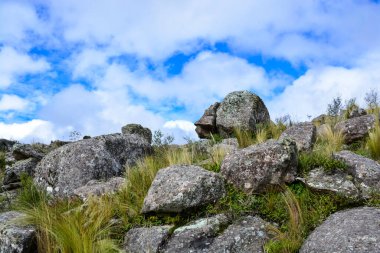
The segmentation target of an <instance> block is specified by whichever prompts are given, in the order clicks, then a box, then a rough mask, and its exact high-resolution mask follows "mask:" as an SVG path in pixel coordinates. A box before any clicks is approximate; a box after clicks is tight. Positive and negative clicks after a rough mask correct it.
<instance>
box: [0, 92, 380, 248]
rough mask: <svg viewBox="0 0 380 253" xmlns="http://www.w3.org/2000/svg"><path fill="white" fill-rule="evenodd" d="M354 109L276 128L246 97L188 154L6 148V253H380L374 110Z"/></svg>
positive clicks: (134, 129)
mask: <svg viewBox="0 0 380 253" xmlns="http://www.w3.org/2000/svg"><path fill="white" fill-rule="evenodd" d="M351 109H352V110H351ZM351 109H350V111H349V113H347V112H345V113H344V115H345V116H344V115H342V116H339V115H335V116H330V117H328V116H326V115H324V116H323V115H321V116H320V117H318V118H316V119H314V120H313V121H312V122H302V123H292V122H289V121H287V122H284V121H281V120H277V121H276V123H274V122H272V121H271V120H270V116H269V112H268V110H267V108H266V106H265V104H264V103H263V101H262V100H261V98H260V97H258V96H257V95H255V94H252V93H250V92H247V91H237V92H232V93H230V94H228V95H227V96H226V97H225V98H224V100H223V101H221V102H220V103H215V104H213V105H211V106H210V107H209V108H208V109H206V110H205V113H204V115H203V116H202V117H201V118H200V119H199V120H198V121H197V122H196V123H195V125H196V132H197V134H198V136H199V137H200V138H204V140H201V141H195V142H194V141H192V142H189V143H188V144H186V145H182V146H177V145H170V144H169V143H165V142H161V141H160V142H155V143H153V144H152V133H151V131H150V130H149V129H147V128H144V127H142V126H140V125H136V124H130V125H127V126H125V127H123V128H122V133H119V134H110V135H103V136H98V137H93V138H86V139H83V140H79V141H75V142H60V141H55V142H52V143H51V144H50V145H44V144H20V143H17V142H14V141H9V140H4V139H2V140H0V149H1V150H2V153H1V156H0V160H1V163H0V165H1V166H2V169H1V172H0V179H1V182H2V183H1V193H0V209H1V210H2V213H0V252H6V253H7V252H9V253H14V252H181V253H182V252H303V253H312V252H326V253H327V252H329V253H330V252H342V253H343V252H357V253H361V252H363V253H364V252H380V233H379V231H380V164H379V159H380V155H379V154H380V127H379V124H380V122H379V114H378V111H377V110H372V111H369V112H366V111H365V110H363V109H359V108H358V107H355V108H354V107H352V108H351Z"/></svg>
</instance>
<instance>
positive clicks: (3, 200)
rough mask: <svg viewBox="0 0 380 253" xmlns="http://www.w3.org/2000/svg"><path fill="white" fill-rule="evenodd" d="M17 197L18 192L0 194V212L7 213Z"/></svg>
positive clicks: (11, 191)
mask: <svg viewBox="0 0 380 253" xmlns="http://www.w3.org/2000/svg"><path fill="white" fill-rule="evenodd" d="M18 195H19V191H18V190H10V191H5V192H1V193H0V212H3V211H8V210H9V209H11V207H12V205H13V204H14V203H15V201H16V199H17V197H18Z"/></svg>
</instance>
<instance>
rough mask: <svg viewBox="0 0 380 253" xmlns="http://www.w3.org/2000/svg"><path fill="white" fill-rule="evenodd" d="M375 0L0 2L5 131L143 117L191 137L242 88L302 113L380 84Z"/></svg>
mask: <svg viewBox="0 0 380 253" xmlns="http://www.w3.org/2000/svg"><path fill="white" fill-rule="evenodd" d="M379 24H380V3H379V2H378V1H369V0H368V1H366V0H352V1H350V0H342V1H335V0H320V1H319V0H305V1H299V0H276V1H275V0H261V1H260V0H234V1H227V0H219V1H210V0H199V1H198V0H192V1H178V0H163V1H153V0H152V1H144V0H141V1H127V0H107V1H106V0H80V1H78V0H65V1H53V0H51V1H49V0H29V1H27V0H25V1H24V0H9V1H7V0H0V138H12V139H16V140H21V141H45V142H49V141H50V140H52V139H67V138H68V137H69V135H70V132H72V131H78V132H80V133H82V134H83V135H85V134H86V135H91V136H94V135H99V134H105V133H113V132H119V131H120V128H121V126H123V125H125V124H127V123H140V124H142V125H144V126H147V127H150V128H151V129H153V130H157V129H161V130H162V131H164V132H165V133H171V134H173V135H174V136H175V137H176V141H177V142H181V141H183V137H190V138H195V132H194V127H193V122H194V121H196V120H197V119H198V118H199V117H200V116H201V115H202V113H203V111H204V110H205V109H206V108H207V107H208V106H209V105H210V104H212V103H213V102H215V101H219V100H221V99H222V98H223V97H224V96H225V95H226V94H228V93H229V92H231V91H235V90H250V91H252V92H254V93H256V94H258V95H259V96H260V97H262V98H263V100H264V101H265V103H266V105H267V107H268V109H269V112H270V114H271V118H272V119H273V120H274V119H275V118H276V117H279V116H282V115H285V114H290V115H291V116H292V118H293V119H295V120H298V121H302V120H306V119H307V118H308V115H310V116H312V117H314V116H318V115H319V114H321V113H324V112H325V111H326V107H327V104H328V103H329V102H330V101H331V100H332V98H333V97H336V96H341V97H342V99H343V101H344V100H346V99H349V98H351V97H356V98H357V101H358V102H359V103H360V104H362V105H364V96H365V93H366V92H368V91H369V90H370V89H371V88H372V89H377V91H379V89H380V25H379Z"/></svg>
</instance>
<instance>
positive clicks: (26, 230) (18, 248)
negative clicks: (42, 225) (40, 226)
mask: <svg viewBox="0 0 380 253" xmlns="http://www.w3.org/2000/svg"><path fill="white" fill-rule="evenodd" d="M22 217H23V214H21V213H18V212H14V211H11V212H6V213H2V214H0V252H2V253H37V242H36V230H35V229H34V228H33V227H31V226H24V225H18V224H16V223H15V222H16V220H17V219H20V218H22Z"/></svg>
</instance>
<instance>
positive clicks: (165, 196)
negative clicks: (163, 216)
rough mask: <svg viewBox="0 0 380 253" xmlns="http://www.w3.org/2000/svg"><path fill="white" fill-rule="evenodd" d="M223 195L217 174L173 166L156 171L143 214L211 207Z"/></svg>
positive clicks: (219, 177) (184, 166)
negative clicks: (209, 205) (208, 205)
mask: <svg viewBox="0 0 380 253" xmlns="http://www.w3.org/2000/svg"><path fill="white" fill-rule="evenodd" d="M224 195H225V186H224V180H223V178H222V177H221V176H220V175H219V174H217V173H214V172H210V171H207V170H205V169H203V168H201V167H198V166H194V165H174V166H170V167H168V168H165V169H161V170H159V171H158V173H157V175H156V177H155V179H154V180H153V183H152V185H151V187H150V189H149V191H148V194H147V196H146V197H145V199H144V205H143V208H142V212H143V213H149V212H163V213H166V212H181V211H185V210H188V209H191V208H195V207H199V206H203V205H207V204H209V203H214V202H216V201H217V200H219V199H220V198H222V197H223V196H224Z"/></svg>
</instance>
